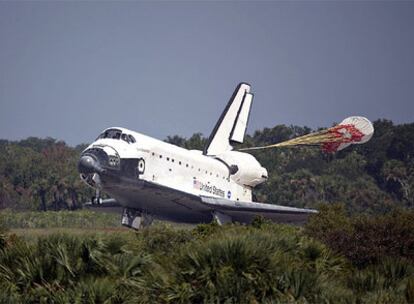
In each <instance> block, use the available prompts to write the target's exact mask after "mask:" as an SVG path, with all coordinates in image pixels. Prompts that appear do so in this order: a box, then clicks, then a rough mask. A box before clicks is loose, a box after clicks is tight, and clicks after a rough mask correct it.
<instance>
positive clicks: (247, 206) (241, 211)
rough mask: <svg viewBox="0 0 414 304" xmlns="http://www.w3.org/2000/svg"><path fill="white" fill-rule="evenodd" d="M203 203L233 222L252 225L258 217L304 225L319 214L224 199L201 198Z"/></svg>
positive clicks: (308, 210)
mask: <svg viewBox="0 0 414 304" xmlns="http://www.w3.org/2000/svg"><path fill="white" fill-rule="evenodd" d="M201 202H202V203H203V204H205V205H207V206H209V207H210V208H211V209H213V210H214V211H219V212H222V213H223V214H225V215H228V216H230V217H231V218H232V220H233V221H238V222H241V223H250V222H251V221H252V220H253V219H254V218H255V217H256V216H258V215H260V216H263V217H264V218H267V219H270V220H273V221H276V222H284V223H294V224H301V223H304V222H305V221H306V220H307V218H308V216H309V215H310V214H314V213H317V211H316V210H314V209H305V208H295V207H287V206H281V205H273V204H263V203H255V202H241V201H231V200H227V199H222V198H215V197H209V196H201Z"/></svg>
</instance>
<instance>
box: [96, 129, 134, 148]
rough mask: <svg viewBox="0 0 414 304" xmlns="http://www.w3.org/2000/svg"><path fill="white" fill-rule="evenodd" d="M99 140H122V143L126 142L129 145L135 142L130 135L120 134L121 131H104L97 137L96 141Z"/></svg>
mask: <svg viewBox="0 0 414 304" xmlns="http://www.w3.org/2000/svg"><path fill="white" fill-rule="evenodd" d="M101 138H110V139H122V140H123V141H126V142H127V143H129V144H130V143H135V142H136V140H135V138H134V137H133V136H132V135H130V134H126V133H122V131H121V130H118V129H109V130H106V131H105V132H103V133H102V134H101V135H99V136H98V138H97V139H96V140H98V139H101Z"/></svg>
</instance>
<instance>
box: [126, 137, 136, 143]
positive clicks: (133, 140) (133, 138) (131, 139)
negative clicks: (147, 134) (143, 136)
mask: <svg viewBox="0 0 414 304" xmlns="http://www.w3.org/2000/svg"><path fill="white" fill-rule="evenodd" d="M128 137H129V141H130V142H132V143H136V142H137V141H136V140H135V137H134V136H132V135H128Z"/></svg>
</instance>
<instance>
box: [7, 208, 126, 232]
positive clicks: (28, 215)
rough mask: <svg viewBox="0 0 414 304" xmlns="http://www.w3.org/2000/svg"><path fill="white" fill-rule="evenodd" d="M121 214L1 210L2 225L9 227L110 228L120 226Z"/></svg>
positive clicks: (81, 211)
mask: <svg viewBox="0 0 414 304" xmlns="http://www.w3.org/2000/svg"><path fill="white" fill-rule="evenodd" d="M120 218H121V215H120V214H116V213H104V212H93V211H88V210H79V211H76V212H72V211H65V210H62V211H45V212H36V211H24V212H22V211H20V212H16V211H14V210H11V209H6V210H2V211H0V225H1V226H2V227H4V228H7V229H16V228H20V229H27V228H31V229H33V228H95V229H98V228H108V227H120V225H121V224H120Z"/></svg>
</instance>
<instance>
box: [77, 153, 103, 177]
mask: <svg viewBox="0 0 414 304" xmlns="http://www.w3.org/2000/svg"><path fill="white" fill-rule="evenodd" d="M78 171H79V173H84V174H87V173H102V172H104V169H103V168H102V167H101V165H100V163H99V161H97V160H96V159H95V158H93V157H92V156H90V155H83V156H82V157H81V158H80V159H79V163H78Z"/></svg>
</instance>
